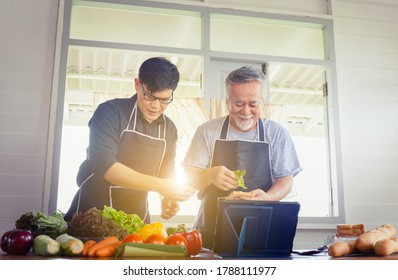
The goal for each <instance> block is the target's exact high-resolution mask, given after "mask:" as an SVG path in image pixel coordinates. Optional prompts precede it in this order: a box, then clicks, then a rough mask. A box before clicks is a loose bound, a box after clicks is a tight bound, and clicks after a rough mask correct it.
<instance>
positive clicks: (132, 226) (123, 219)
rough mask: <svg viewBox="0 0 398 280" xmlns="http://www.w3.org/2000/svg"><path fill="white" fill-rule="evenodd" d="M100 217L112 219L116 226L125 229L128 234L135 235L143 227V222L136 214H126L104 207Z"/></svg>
mask: <svg viewBox="0 0 398 280" xmlns="http://www.w3.org/2000/svg"><path fill="white" fill-rule="evenodd" d="M101 216H102V217H105V218H109V219H112V220H113V221H115V223H116V224H117V225H119V226H121V227H123V228H125V229H126V230H127V231H128V233H129V234H131V233H137V232H138V231H139V230H140V229H141V228H142V227H143V226H144V222H143V221H142V220H141V218H140V217H139V216H138V215H137V214H126V213H125V212H123V211H121V210H119V211H117V210H116V209H114V208H112V207H110V206H104V209H103V210H102V211H101Z"/></svg>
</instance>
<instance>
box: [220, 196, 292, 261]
mask: <svg viewBox="0 0 398 280" xmlns="http://www.w3.org/2000/svg"><path fill="white" fill-rule="evenodd" d="M299 210H300V204H299V203H298V202H287V201H286V202H284V201H280V202H269V201H252V200H249V201H247V200H226V199H225V198H219V199H218V210H217V218H216V233H215V240H214V249H213V251H214V253H216V254H218V255H219V256H222V257H243V258H244V257H252V258H256V257H287V256H290V254H291V253H292V248H293V241H294V236H295V234H296V228H297V222H298V213H299Z"/></svg>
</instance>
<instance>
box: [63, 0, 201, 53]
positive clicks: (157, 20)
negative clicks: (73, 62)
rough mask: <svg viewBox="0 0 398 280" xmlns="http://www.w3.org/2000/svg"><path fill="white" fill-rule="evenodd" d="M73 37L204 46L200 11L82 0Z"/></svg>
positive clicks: (75, 8)
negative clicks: (202, 43) (85, 0)
mask: <svg viewBox="0 0 398 280" xmlns="http://www.w3.org/2000/svg"><path fill="white" fill-rule="evenodd" d="M78 3H79V4H78V5H74V6H73V7H72V16H71V28H70V38H72V39H82V40H94V41H105V42H115V43H127V44H141V45H153V46H163V47H177V48H188V49H200V48H201V35H200V34H201V16H200V13H195V12H185V11H174V10H167V9H155V8H148V7H138V6H127V5H115V4H100V3H91V4H90V2H84V4H82V3H81V2H78Z"/></svg>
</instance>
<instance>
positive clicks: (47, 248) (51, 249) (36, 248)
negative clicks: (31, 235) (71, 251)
mask: <svg viewBox="0 0 398 280" xmlns="http://www.w3.org/2000/svg"><path fill="white" fill-rule="evenodd" d="M59 250H60V246H59V243H58V242H57V241H55V240H54V239H52V238H51V237H50V236H48V235H44V234H42V235H38V236H36V237H35V239H33V252H34V253H35V254H36V255H39V256H54V255H57V254H58V253H59Z"/></svg>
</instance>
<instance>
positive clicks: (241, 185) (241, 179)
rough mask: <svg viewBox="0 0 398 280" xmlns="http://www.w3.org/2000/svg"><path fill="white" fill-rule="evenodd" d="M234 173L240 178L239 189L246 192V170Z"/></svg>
mask: <svg viewBox="0 0 398 280" xmlns="http://www.w3.org/2000/svg"><path fill="white" fill-rule="evenodd" d="M234 172H235V174H236V176H238V187H241V188H242V189H245V190H246V189H247V187H246V186H245V179H244V178H243V177H245V175H246V170H235V171H234Z"/></svg>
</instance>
